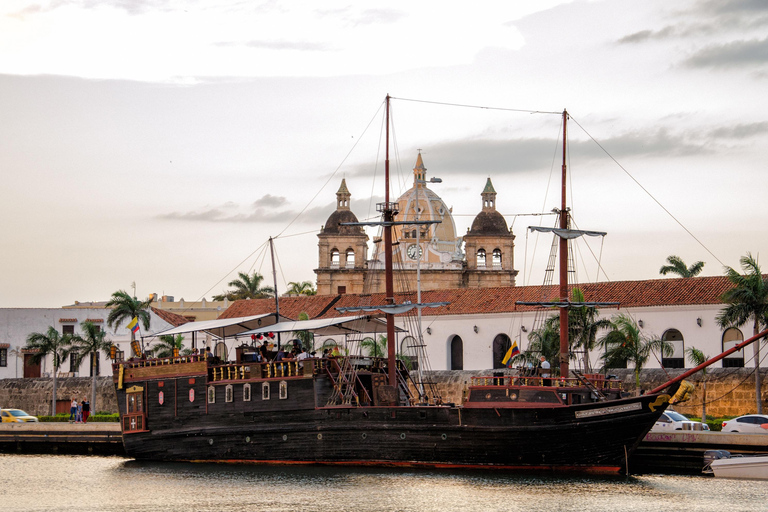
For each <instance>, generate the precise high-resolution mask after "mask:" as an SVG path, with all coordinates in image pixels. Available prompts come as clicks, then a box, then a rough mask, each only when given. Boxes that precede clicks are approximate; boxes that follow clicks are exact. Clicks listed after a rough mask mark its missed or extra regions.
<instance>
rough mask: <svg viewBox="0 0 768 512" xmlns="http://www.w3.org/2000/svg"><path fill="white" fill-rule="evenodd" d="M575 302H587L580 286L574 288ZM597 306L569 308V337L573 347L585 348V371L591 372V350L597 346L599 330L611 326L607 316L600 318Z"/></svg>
mask: <svg viewBox="0 0 768 512" xmlns="http://www.w3.org/2000/svg"><path fill="white" fill-rule="evenodd" d="M573 302H585V299H584V293H583V292H582V291H581V290H580V289H579V288H574V289H573ZM599 315H600V313H599V312H598V311H597V308H594V307H589V306H576V307H572V308H570V309H569V310H568V335H569V336H568V339H569V340H570V343H571V347H572V348H573V349H583V350H584V371H585V372H586V373H591V372H592V369H591V366H590V361H589V351H590V350H592V349H593V348H595V343H596V341H597V331H599V330H600V329H608V328H610V327H611V321H610V320H608V319H607V318H601V319H598V318H597V317H598V316H599Z"/></svg>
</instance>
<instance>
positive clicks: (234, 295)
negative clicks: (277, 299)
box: [213, 272, 275, 300]
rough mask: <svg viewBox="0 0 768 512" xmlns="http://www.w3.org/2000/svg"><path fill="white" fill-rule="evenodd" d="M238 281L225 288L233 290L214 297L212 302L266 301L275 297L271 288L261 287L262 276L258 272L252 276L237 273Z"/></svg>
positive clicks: (234, 280) (233, 281)
mask: <svg viewBox="0 0 768 512" xmlns="http://www.w3.org/2000/svg"><path fill="white" fill-rule="evenodd" d="M237 275H238V276H239V278H238V279H233V280H232V281H230V282H229V284H228V285H227V286H232V287H234V288H235V289H234V290H230V291H228V292H226V293H223V294H221V295H214V296H213V300H224V299H227V300H243V299H266V298H268V297H274V296H275V290H274V289H272V287H271V286H261V282H262V281H263V280H264V276H262V275H261V274H259V273H258V272H254V273H253V275H249V274H246V273H245V272H238V273H237Z"/></svg>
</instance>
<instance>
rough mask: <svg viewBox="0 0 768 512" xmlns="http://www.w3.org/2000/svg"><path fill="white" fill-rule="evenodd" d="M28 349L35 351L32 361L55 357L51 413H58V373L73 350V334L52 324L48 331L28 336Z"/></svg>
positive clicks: (34, 362)
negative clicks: (61, 330)
mask: <svg viewBox="0 0 768 512" xmlns="http://www.w3.org/2000/svg"><path fill="white" fill-rule="evenodd" d="M25 348H27V349H29V350H31V351H34V353H33V354H32V357H31V358H30V362H31V363H32V364H40V363H41V362H42V361H43V360H44V359H45V358H46V357H47V356H49V355H50V356H52V358H53V371H52V372H51V373H52V374H53V394H52V397H51V415H54V414H56V373H57V372H58V371H59V367H60V366H61V364H62V363H63V362H64V361H66V360H67V358H68V357H69V354H70V353H71V352H72V350H73V347H72V335H70V334H61V333H60V332H59V331H57V330H56V328H55V327H53V326H50V327H48V330H47V331H46V332H33V333H30V334H29V335H28V336H27V344H26V347H25Z"/></svg>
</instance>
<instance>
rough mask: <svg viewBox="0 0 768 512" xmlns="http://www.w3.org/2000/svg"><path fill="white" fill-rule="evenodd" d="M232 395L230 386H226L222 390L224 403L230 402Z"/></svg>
mask: <svg viewBox="0 0 768 512" xmlns="http://www.w3.org/2000/svg"><path fill="white" fill-rule="evenodd" d="M233 395H234V393H233V391H232V384H227V387H226V388H224V401H225V402H231V401H232V398H233Z"/></svg>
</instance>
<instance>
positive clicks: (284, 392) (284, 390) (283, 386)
mask: <svg viewBox="0 0 768 512" xmlns="http://www.w3.org/2000/svg"><path fill="white" fill-rule="evenodd" d="M286 398H288V383H287V382H286V381H284V380H281V381H280V400H285V399H286Z"/></svg>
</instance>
